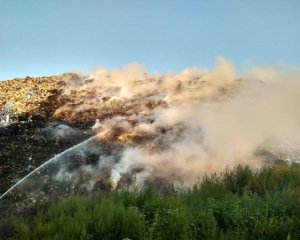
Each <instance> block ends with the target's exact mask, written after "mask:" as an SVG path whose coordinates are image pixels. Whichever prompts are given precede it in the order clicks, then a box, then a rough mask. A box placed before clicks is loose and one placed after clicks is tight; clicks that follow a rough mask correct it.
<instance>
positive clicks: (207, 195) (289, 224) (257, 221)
mask: <svg viewBox="0 0 300 240" xmlns="http://www.w3.org/2000/svg"><path fill="white" fill-rule="evenodd" d="M171 188H172V189H171V190H170V191H168V190H166V193H164V194H161V193H158V192H156V191H155V190H153V189H152V188H150V187H148V188H145V189H140V190H131V191H129V190H123V191H119V192H112V193H106V194H102V195H100V196H97V197H96V196H94V197H91V196H90V197H79V196H73V197H69V198H67V199H65V200H63V201H61V202H57V203H54V204H52V205H50V206H48V207H47V208H45V209H42V210H40V211H39V212H38V213H37V214H36V215H34V216H31V217H23V218H10V219H2V220H1V223H0V238H1V239H123V238H129V239H172V240H174V239H300V170H299V167H297V166H292V167H288V166H277V167H273V168H264V169H262V170H261V171H252V170H251V169H250V168H249V167H242V166H238V167H237V168H235V169H234V170H232V171H229V170H227V171H225V173H223V174H222V175H219V176H217V175H216V174H213V175H212V176H209V177H208V176H206V177H205V178H204V179H203V181H202V182H201V183H199V184H197V185H195V186H194V187H193V188H192V189H181V190H178V191H174V187H171Z"/></svg>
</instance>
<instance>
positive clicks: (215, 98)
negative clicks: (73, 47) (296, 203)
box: [0, 59, 300, 208]
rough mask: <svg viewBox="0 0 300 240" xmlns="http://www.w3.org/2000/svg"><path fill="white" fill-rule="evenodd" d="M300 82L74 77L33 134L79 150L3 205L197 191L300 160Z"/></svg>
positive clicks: (21, 185)
mask: <svg viewBox="0 0 300 240" xmlns="http://www.w3.org/2000/svg"><path fill="white" fill-rule="evenodd" d="M299 76H300V74H299V72H297V71H295V70H286V69H276V68H270V67H268V68H257V69H254V70H252V71H250V72H248V73H246V74H244V75H243V76H242V77H241V76H239V75H238V73H237V72H236V70H235V68H234V66H233V65H232V64H231V63H229V62H228V61H227V60H225V59H219V61H218V64H217V65H216V67H215V68H214V69H213V70H211V71H201V70H196V69H185V70H183V71H182V72H180V73H178V74H172V73H169V74H164V75H159V74H149V73H147V71H146V70H145V69H144V68H143V67H141V66H140V65H137V64H131V65H128V66H126V67H124V69H122V70H106V69H99V70H98V71H96V72H95V73H94V74H92V75H90V76H84V75H80V74H75V73H70V74H64V75H62V76H60V77H59V78H57V79H56V80H55V81H56V83H55V84H56V85H55V86H56V87H53V88H51V91H52V95H51V94H49V95H47V98H46V99H45V97H44V98H43V101H42V102H41V103H39V104H37V105H34V106H36V107H34V108H33V107H32V109H33V110H32V111H33V112H40V113H43V114H44V116H48V120H46V124H44V125H43V126H41V127H37V128H35V131H33V132H35V134H36V132H39V133H41V132H42V133H43V134H46V135H43V136H48V137H49V139H56V141H57V142H58V145H60V144H64V143H65V142H66V139H69V141H70V139H71V140H72V141H71V144H69V145H68V144H65V145H64V147H63V148H61V151H58V152H56V154H57V155H56V156H53V155H52V156H50V155H48V159H47V160H45V158H44V160H43V166H41V167H38V165H35V169H33V170H32V172H31V173H29V174H30V175H29V176H27V177H25V178H23V179H22V178H21V177H19V182H17V181H15V185H13V186H12V188H11V189H8V191H6V192H5V193H4V194H3V193H2V196H1V197H0V198H1V199H0V201H2V203H3V202H10V204H11V203H12V202H13V200H12V199H14V202H15V204H14V205H13V206H17V208H22V207H23V206H29V205H34V204H36V202H40V203H42V202H44V201H47V200H49V199H53V198H54V199H55V198H59V197H64V196H67V195H70V194H74V193H81V194H87V193H93V192H99V191H111V190H115V189H120V188H122V187H124V186H130V185H131V184H132V183H134V184H138V185H143V184H156V183H157V185H159V184H161V183H162V182H166V183H170V184H174V185H175V186H176V185H177V184H179V185H182V184H184V185H186V186H191V185H193V184H194V183H195V182H196V181H198V180H199V179H201V178H202V177H203V176H204V175H205V174H210V173H215V172H221V171H224V169H226V167H229V168H230V167H234V166H236V165H238V164H241V165H249V166H251V167H253V168H259V167H260V166H262V165H265V164H274V163H275V161H278V160H280V161H282V160H289V161H291V162H293V161H294V162H295V161H298V157H299V156H300V155H299V153H300V151H299V150H300V148H298V142H299V139H300V137H299V136H298V134H295V133H297V132H299V130H300V111H299V109H298V108H299V107H298V103H299V100H300V94H299V93H300V83H299ZM49 86H50V85H49ZM51 86H54V85H51ZM51 91H50V92H51ZM44 96H46V95H44ZM14 101H15V100H14ZM5 104H6V103H5ZM30 106H31V105H30ZM25 109H27V108H25ZM34 121H35V122H36V121H37V120H33V122H34ZM40 121H41V120H40ZM54 123H55V124H54ZM79 139H81V140H80V141H79ZM28 144H30V143H28ZM56 144H57V143H56ZM53 145H55V144H53ZM51 147H52V145H49V148H51ZM44 157H45V156H44ZM36 167H38V168H36ZM4 205H5V204H2V206H4Z"/></svg>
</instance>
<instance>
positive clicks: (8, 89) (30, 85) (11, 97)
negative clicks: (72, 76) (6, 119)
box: [0, 76, 63, 115]
mask: <svg viewBox="0 0 300 240" xmlns="http://www.w3.org/2000/svg"><path fill="white" fill-rule="evenodd" d="M62 84H63V82H62V81H60V79H59V76H51V77H37V78H32V77H26V78H21V79H20V78H15V79H13V80H7V81H2V82H0V113H2V115H5V114H6V113H11V114H18V115H24V114H29V113H33V112H36V111H37V110H38V109H40V107H41V104H42V103H43V102H46V101H47V99H48V98H49V97H50V96H51V95H53V93H54V92H55V91H57V89H59V88H60V86H62Z"/></svg>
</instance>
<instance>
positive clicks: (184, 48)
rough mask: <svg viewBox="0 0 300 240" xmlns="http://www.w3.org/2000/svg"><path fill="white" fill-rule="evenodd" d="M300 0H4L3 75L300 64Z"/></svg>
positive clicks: (0, 30) (0, 25)
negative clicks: (222, 60) (135, 65)
mask: <svg viewBox="0 0 300 240" xmlns="http://www.w3.org/2000/svg"><path fill="white" fill-rule="evenodd" d="M299 25H300V1H299V0H0V80H4V79H11V78H14V77H24V76H27V75H29V76H42V75H53V74H60V73H64V72H66V71H73V70H75V71H83V72H89V71H93V70H94V69H95V68H97V67H99V66H104V67H107V68H120V67H122V66H123V65H125V64H127V63H130V62H139V63H141V64H143V65H144V66H145V67H146V68H147V69H148V70H149V71H150V72H153V71H158V72H165V71H174V72H176V71H179V70H181V69H182V68H185V67H205V68H210V67H211V66H212V65H213V64H214V61H215V57H217V56H220V55H222V56H224V57H226V58H228V59H229V60H230V61H232V62H233V63H234V64H235V65H236V66H237V67H238V69H239V70H240V71H243V70H245V69H247V68H250V67H252V66H255V65H273V64H287V65H293V66H300V27H299Z"/></svg>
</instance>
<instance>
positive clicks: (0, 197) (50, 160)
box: [0, 135, 97, 200]
mask: <svg viewBox="0 0 300 240" xmlns="http://www.w3.org/2000/svg"><path fill="white" fill-rule="evenodd" d="M96 137H97V135H94V136H92V137H90V138H88V139H86V140H84V141H83V142H81V143H78V144H77V145H74V146H73V147H70V148H68V149H66V150H65V151H63V152H61V153H59V154H58V155H56V156H54V157H53V158H51V159H49V160H48V161H46V162H44V163H43V164H42V165H40V166H39V167H37V168H36V169H34V170H33V171H32V172H30V173H29V174H27V175H26V176H25V177H23V178H22V179H21V180H19V181H18V182H17V183H15V184H14V185H13V186H12V187H10V188H9V189H8V190H7V191H6V192H5V193H3V194H2V195H1V196H0V200H1V199H2V198H3V197H5V196H6V195H7V194H8V193H9V192H10V191H12V190H13V189H14V188H16V187H17V186H18V185H19V184H20V183H22V182H23V181H24V180H26V179H27V178H28V177H30V176H31V175H33V174H34V173H35V172H37V171H39V170H40V169H42V168H43V167H45V166H46V165H48V164H49V163H51V162H54V161H55V160H58V159H59V158H60V157H62V156H63V155H64V154H66V153H68V152H71V151H73V150H74V149H76V148H78V147H79V146H81V145H82V144H85V143H87V142H89V141H91V140H93V139H94V138H96Z"/></svg>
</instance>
